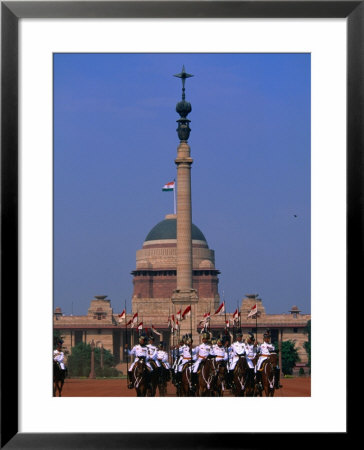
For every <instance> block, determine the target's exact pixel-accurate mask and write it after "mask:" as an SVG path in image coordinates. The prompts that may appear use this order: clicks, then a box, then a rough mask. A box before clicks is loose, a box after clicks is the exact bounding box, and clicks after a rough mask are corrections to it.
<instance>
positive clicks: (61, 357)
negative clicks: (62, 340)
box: [53, 350, 66, 370]
mask: <svg viewBox="0 0 364 450" xmlns="http://www.w3.org/2000/svg"><path fill="white" fill-rule="evenodd" d="M53 359H54V361H57V362H58V363H59V365H60V367H61V369H62V370H66V366H65V364H64V353H63V352H60V351H58V350H54V351H53Z"/></svg>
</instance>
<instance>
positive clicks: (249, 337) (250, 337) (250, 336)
mask: <svg viewBox="0 0 364 450" xmlns="http://www.w3.org/2000/svg"><path fill="white" fill-rule="evenodd" d="M248 339H251V340H252V341H255V337H254V334H253V333H251V332H249V333H248Z"/></svg>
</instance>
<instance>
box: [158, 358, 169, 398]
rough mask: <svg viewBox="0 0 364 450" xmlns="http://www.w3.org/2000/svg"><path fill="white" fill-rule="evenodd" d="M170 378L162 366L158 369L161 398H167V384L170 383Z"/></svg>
mask: <svg viewBox="0 0 364 450" xmlns="http://www.w3.org/2000/svg"><path fill="white" fill-rule="evenodd" d="M169 378H170V373H169V371H168V370H167V369H166V368H165V367H164V366H163V364H161V367H158V369H157V387H158V391H159V396H160V397H165V396H166V394H167V382H168V381H169Z"/></svg>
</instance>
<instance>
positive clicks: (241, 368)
mask: <svg viewBox="0 0 364 450" xmlns="http://www.w3.org/2000/svg"><path fill="white" fill-rule="evenodd" d="M232 391H233V394H234V395H235V397H243V396H244V395H246V396H247V397H249V396H252V395H253V391H254V378H253V377H252V374H251V371H250V370H249V365H248V363H247V361H246V359H245V357H244V356H242V355H241V356H239V360H238V362H237V363H236V366H235V369H234V374H233V389H232Z"/></svg>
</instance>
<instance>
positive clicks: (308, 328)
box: [303, 319, 311, 369]
mask: <svg viewBox="0 0 364 450" xmlns="http://www.w3.org/2000/svg"><path fill="white" fill-rule="evenodd" d="M305 334H307V335H308V341H306V342H305V343H304V344H303V348H304V349H305V350H306V353H307V355H308V367H309V368H310V369H311V319H310V320H309V321H308V322H307V325H306V328H305Z"/></svg>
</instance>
